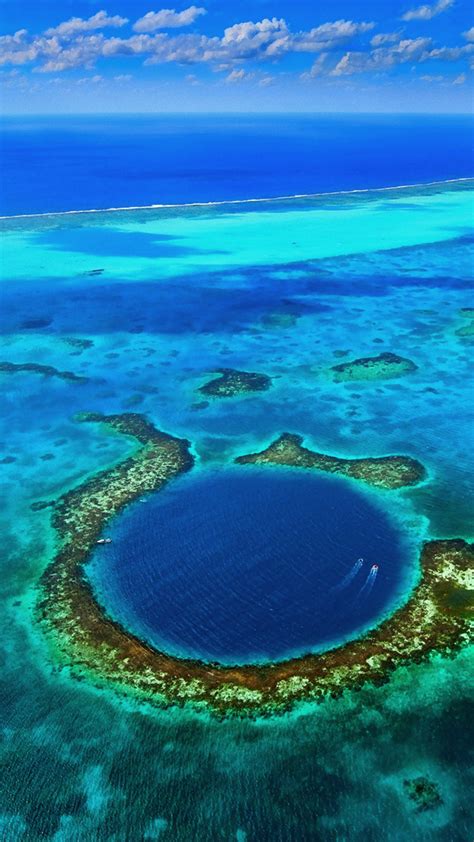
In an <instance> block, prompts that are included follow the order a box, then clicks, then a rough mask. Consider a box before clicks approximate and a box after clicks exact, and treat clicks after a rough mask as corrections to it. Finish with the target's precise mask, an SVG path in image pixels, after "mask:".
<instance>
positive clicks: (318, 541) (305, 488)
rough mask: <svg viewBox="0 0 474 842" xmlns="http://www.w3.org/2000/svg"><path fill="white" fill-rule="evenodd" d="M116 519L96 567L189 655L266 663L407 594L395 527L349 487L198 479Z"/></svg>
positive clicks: (110, 597)
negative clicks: (109, 540)
mask: <svg viewBox="0 0 474 842" xmlns="http://www.w3.org/2000/svg"><path fill="white" fill-rule="evenodd" d="M142 502H143V503H144V504H145V505H140V503H137V504H135V506H132V507H131V508H130V509H129V510H128V511H127V512H126V514H125V515H122V516H121V517H119V518H117V522H116V524H115V528H114V529H112V531H111V530H110V528H109V529H108V530H107V535H109V536H110V535H113V543H112V544H111V545H110V546H102V547H100V548H99V549H98V550H97V552H96V560H95V564H94V565H93V566H92V570H91V581H92V584H93V586H95V587H97V588H98V589H99V593H100V594H101V595H102V602H103V604H104V605H105V606H106V607H107V608H108V610H109V611H111V612H112V614H113V615H114V616H115V617H117V618H118V619H120V620H121V621H122V622H123V623H124V624H125V625H126V626H127V627H128V628H130V630H131V631H134V632H135V633H138V634H139V636H141V637H143V638H145V639H146V640H149V641H150V642H151V643H154V645H155V646H157V647H158V648H161V649H164V650H165V651H167V652H170V653H172V654H174V655H178V656H181V657H183V656H184V657H194V658H201V659H204V660H207V661H219V662H221V663H251V662H254V661H257V660H258V661H266V660H269V661H272V660H277V659H281V658H285V657H286V658H288V657H291V656H297V655H302V654H305V653H307V652H310V651H314V650H318V649H324V648H329V647H330V645H331V644H332V645H334V643H335V642H339V641H340V640H343V639H347V638H349V637H351V636H357V634H358V633H360V630H361V629H363V628H364V627H367V626H369V625H370V622H371V621H372V622H374V621H376V620H377V619H379V617H380V616H381V615H383V613H384V611H387V609H388V608H389V607H390V606H391V604H392V603H393V602H394V596H396V595H397V593H398V594H401V593H402V592H403V586H404V585H405V580H406V578H407V569H408V570H409V569H410V565H409V563H407V562H408V561H409V559H410V553H409V552H407V547H406V545H405V543H404V540H403V538H402V534H401V531H398V530H397V529H396V527H395V524H394V523H392V522H391V521H390V519H389V518H388V517H387V515H386V513H385V512H383V511H381V510H380V509H378V508H377V507H376V506H375V505H374V504H373V502H371V501H370V499H367V495H364V494H363V493H361V491H359V490H358V489H357V490H356V489H354V488H352V486H351V485H349V484H348V483H347V482H346V481H345V480H342V479H337V478H334V477H328V476H327V475H324V474H323V475H322V476H314V475H312V474H311V473H305V474H303V475H301V474H299V473H296V472H294V471H291V470H290V471H288V470H287V471H285V470H284V471H283V472H281V469H280V471H278V470H277V471H275V470H273V471H270V472H269V471H268V468H267V470H265V469H263V470H262V469H260V470H259V469H258V468H255V467H251V468H249V469H247V470H246V471H242V468H234V469H227V470H225V471H220V472H217V474H216V473H215V472H213V471H209V472H207V475H206V473H204V474H202V475H200V476H199V475H198V476H197V478H195V477H193V475H192V473H191V474H190V475H189V476H187V477H185V478H184V479H182V480H181V481H180V483H176V486H175V487H173V486H171V487H169V488H168V489H166V490H165V491H163V492H162V494H158V495H154V496H152V497H151V498H148V499H145V500H143V501H142Z"/></svg>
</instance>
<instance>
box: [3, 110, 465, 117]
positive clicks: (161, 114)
mask: <svg viewBox="0 0 474 842" xmlns="http://www.w3.org/2000/svg"><path fill="white" fill-rule="evenodd" d="M217 114H219V115H232V114H236V115H242V114H246V115H249V116H252V117H270V116H278V115H295V116H306V117H318V116H338V115H346V114H350V115H358V116H360V117H362V116H370V117H383V116H391V117H405V116H406V117H416V116H419V117H430V116H433V117H436V116H439V117H451V116H453V117H472V118H473V119H474V113H473V112H472V111H470V110H468V111H360V110H356V111H350V110H341V111H308V110H301V111H295V110H289V111H284V110H280V111H258V110H255V111H245V110H241V109H238V110H237V109H236V110H233V109H232V110H218V109H210V110H199V111H190V110H189V109H187V110H185V111H31V112H28V111H10V112H5V111H4V112H3V115H2V118H5V117H7V118H8V117H129V116H142V117H167V116H177V117H196V116H206V115H217Z"/></svg>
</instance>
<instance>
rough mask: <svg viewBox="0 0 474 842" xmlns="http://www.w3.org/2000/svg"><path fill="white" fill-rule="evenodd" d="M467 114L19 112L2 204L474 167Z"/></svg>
mask: <svg viewBox="0 0 474 842" xmlns="http://www.w3.org/2000/svg"><path fill="white" fill-rule="evenodd" d="M473 125H474V123H473V119H472V117H469V116H445V115H443V116H441V117H440V116H429V115H428V116H427V115H423V116H408V115H407V116H399V115H397V116H391V115H375V116H374V115H372V116H369V115H354V114H350V115H327V116H325V115H317V116H311V115H306V116H298V115H261V116H256V115H240V114H239V115H208V116H196V115H189V116H183V115H179V116H170V115H165V116H139V115H137V116H130V115H125V116H64V117H57V116H55V117H27V118H26V117H10V118H8V119H6V120H4V123H3V132H2V138H1V148H0V155H1V159H2V176H1V191H0V192H1V195H0V213H1V214H8V215H9V214H21V213H44V212H46V211H64V210H77V209H89V208H108V207H124V206H126V207H129V206H134V205H149V204H155V203H157V204H160V203H175V202H176V203H186V202H209V201H221V200H225V199H246V198H255V197H267V196H268V197H274V196H291V195H294V194H300V193H319V192H327V191H337V190H353V189H364V188H367V187H386V186H392V185H399V184H415V183H420V182H428V181H443V180H444V179H451V178H461V177H466V176H472V175H474V159H473V138H474V134H473Z"/></svg>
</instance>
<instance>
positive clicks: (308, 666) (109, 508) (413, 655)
mask: <svg viewBox="0 0 474 842" xmlns="http://www.w3.org/2000/svg"><path fill="white" fill-rule="evenodd" d="M80 420H81V421H85V422H95V423H99V424H103V425H106V426H108V427H109V428H111V429H113V430H114V431H116V432H117V433H120V434H123V435H125V436H129V437H132V438H133V439H134V440H135V441H136V444H137V448H136V451H135V452H134V453H133V454H132V455H131V456H129V457H128V458H126V459H125V460H123V461H122V462H120V463H118V464H116V465H114V466H112V467H110V468H109V469H106V470H103V471H101V472H99V473H97V474H96V475H95V476H93V477H92V478H90V479H88V480H86V481H85V482H84V483H82V484H81V485H79V486H77V487H76V488H74V489H72V490H71V491H69V492H67V493H66V494H64V495H63V496H62V497H60V498H59V500H57V501H56V503H55V504H54V507H53V511H52V523H53V526H54V528H55V530H56V533H57V550H56V554H55V556H54V558H53V559H52V561H51V563H50V564H49V566H48V567H47V568H46V570H45V571H44V573H43V575H42V578H41V580H40V584H39V591H40V596H39V600H38V605H37V616H38V620H39V622H40V623H41V625H42V627H43V629H44V631H45V633H46V635H47V637H48V639H49V641H50V643H51V646H52V649H53V652H54V655H55V657H56V658H58V659H59V661H60V663H61V664H62V665H64V666H67V667H69V669H70V670H71V672H72V674H73V675H75V676H76V677H78V678H84V677H85V678H87V679H88V680H91V681H93V682H94V683H95V684H96V685H98V686H104V684H105V685H106V686H112V687H114V688H115V690H116V691H117V692H119V693H132V695H133V696H134V697H135V698H137V699H138V700H141V701H147V702H148V703H151V704H155V705H158V706H160V707H162V706H167V705H183V704H185V703H192V704H194V705H198V706H201V707H202V706H203V707H205V708H206V709H209V710H211V711H213V712H214V713H216V714H218V715H222V716H223V715H227V714H238V715H250V716H253V715H257V714H266V715H271V714H273V713H278V712H282V711H285V710H288V709H289V708H291V706H292V705H293V704H294V703H295V702H296V701H298V700H301V699H313V700H322V699H324V698H325V697H326V696H328V695H331V696H338V695H340V694H341V693H342V692H343V691H344V690H345V689H357V688H360V687H361V686H362V685H363V684H364V683H365V682H372V683H375V684H377V683H382V682H385V681H386V680H387V679H388V677H389V675H390V673H391V672H392V671H393V670H395V669H396V668H397V667H399V666H401V665H406V664H408V663H411V662H420V661H422V660H423V659H425V658H427V657H429V656H430V655H431V654H432V653H434V652H437V653H441V654H450V653H452V652H454V651H455V650H457V649H458V648H460V647H461V646H462V645H463V644H464V643H466V642H467V641H468V640H469V632H470V629H471V624H470V619H471V617H472V605H471V610H470V612H469V611H468V610H467V605H466V600H463V599H461V608H460V609H459V610H457V608H456V605H455V604H452V602H450V604H449V606H448V609H447V605H446V592H451V591H452V590H453V589H455V590H456V592H467V593H469V592H470V591H472V588H473V583H472V578H473V573H472V570H473V562H474V546H473V545H469V544H467V543H466V542H465V541H463V540H444V541H443V540H437V541H430V542H428V543H425V544H424V545H423V547H422V550H421V556H420V566H421V579H420V582H419V584H418V585H417V587H416V588H415V589H414V590H413V592H412V594H411V596H410V598H409V600H408V602H407V603H406V604H405V605H404V606H403V607H401V608H400V609H398V610H397V611H396V612H395V613H394V614H393V615H392V616H391V617H390V618H389V619H387V620H385V621H384V622H383V623H381V624H380V625H379V626H378V627H377V628H376V629H375V630H373V631H371V632H369V633H368V634H366V635H364V636H363V637H361V638H359V639H357V640H354V641H350V642H348V643H346V644H344V645H342V646H339V647H337V648H334V649H331V650H329V651H326V652H323V653H321V654H309V655H305V656H303V657H300V658H294V659H291V660H286V661H281V662H278V663H272V664H255V665H253V664H250V665H246V666H222V665H220V664H217V663H204V662H202V661H198V660H190V659H181V658H177V657H173V656H170V655H168V654H167V653H165V652H161V651H158V650H157V649H155V648H153V647H152V646H151V645H149V644H146V643H145V642H144V641H142V640H141V639H139V638H138V637H136V636H135V635H133V634H131V633H129V632H128V631H127V630H126V629H124V628H123V627H122V626H121V625H120V624H119V623H117V622H115V621H114V620H112V619H111V618H110V617H109V616H108V615H107V614H106V612H105V611H104V610H103V608H102V607H101V605H100V604H99V603H98V602H97V600H96V598H95V595H94V593H93V592H92V589H91V587H90V585H89V582H88V580H87V578H86V576H85V575H84V567H85V565H86V564H87V562H88V560H89V559H90V556H91V553H92V551H93V549H94V548H95V546H96V544H97V542H98V541H101V540H103V539H102V534H103V530H104V528H105V527H106V525H107V524H108V522H109V521H110V519H111V518H112V517H113V516H115V515H116V514H118V513H119V512H120V511H122V510H123V509H124V508H125V507H126V506H127V505H129V504H130V503H132V502H133V501H134V500H136V499H139V498H140V497H141V495H143V494H145V493H149V492H154V491H158V490H159V489H160V488H162V487H163V486H164V484H165V483H167V482H169V481H171V480H172V479H173V478H175V477H177V476H179V475H180V474H181V473H183V472H184V471H188V470H189V469H190V468H191V467H192V465H193V459H192V456H191V454H190V452H189V443H188V442H187V441H186V440H185V439H179V438H175V437H174V436H171V435H169V434H167V433H163V432H161V431H159V430H157V429H156V428H155V427H154V426H153V425H152V424H151V423H150V422H149V421H147V420H146V418H144V417H143V416H142V415H136V414H127V413H126V414H123V415H109V416H104V415H100V414H85V415H82V416H81V418H80ZM281 464H286V463H284V462H282V463H281ZM393 487H396V486H393Z"/></svg>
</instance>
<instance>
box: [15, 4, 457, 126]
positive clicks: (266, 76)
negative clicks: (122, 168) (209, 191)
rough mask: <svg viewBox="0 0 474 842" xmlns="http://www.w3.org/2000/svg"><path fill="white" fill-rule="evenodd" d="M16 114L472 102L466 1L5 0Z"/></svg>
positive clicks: (451, 107)
mask: <svg viewBox="0 0 474 842" xmlns="http://www.w3.org/2000/svg"><path fill="white" fill-rule="evenodd" d="M0 17H1V32H2V33H3V34H2V36H1V37H0V76H1V80H0V82H1V91H2V93H1V98H2V107H3V110H4V112H5V113H12V114H37V113H38V114H40V113H79V112H87V113H94V112H98V113H104V112H117V113H121V112H153V113H163V112H203V113H205V112H220V111H226V112H232V111H246V112H265V111H267V112H274V111H282V112H347V111H350V112H354V111H355V112H400V113H401V112H434V113H441V112H443V113H444V112H454V113H463V112H464V113H465V112H468V111H471V110H472V104H473V100H472V93H473V88H472V81H473V76H474V5H473V4H472V3H471V2H469V0H434V2H429V3H418V2H417V0H196V2H195V3H191V4H189V3H186V2H184V3H183V2H178V0H176V2H171V3H170V5H169V7H165V6H162V5H160V3H159V2H158V3H156V2H154V0H107V3H106V4H105V0H98V2H96V0H21V2H20V0H0Z"/></svg>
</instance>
